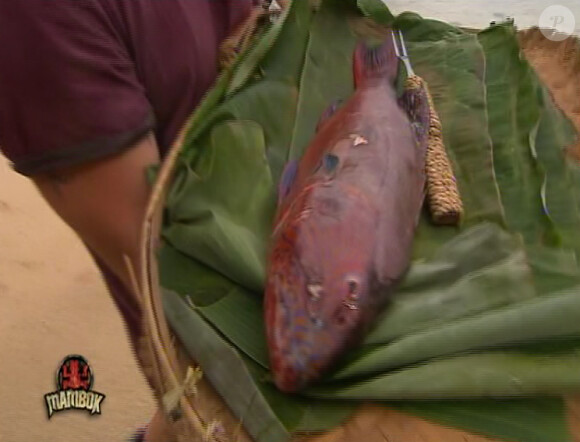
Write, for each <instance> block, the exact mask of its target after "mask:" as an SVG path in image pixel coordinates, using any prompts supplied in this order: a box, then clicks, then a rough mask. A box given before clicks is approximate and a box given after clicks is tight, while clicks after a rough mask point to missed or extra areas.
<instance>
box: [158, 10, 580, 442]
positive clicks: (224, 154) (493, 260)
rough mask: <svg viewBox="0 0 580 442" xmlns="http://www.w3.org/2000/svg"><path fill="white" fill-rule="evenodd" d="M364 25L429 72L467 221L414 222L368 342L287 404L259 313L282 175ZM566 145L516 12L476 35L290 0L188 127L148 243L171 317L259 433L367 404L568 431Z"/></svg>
mask: <svg viewBox="0 0 580 442" xmlns="http://www.w3.org/2000/svg"><path fill="white" fill-rule="evenodd" d="M357 8H358V9H357ZM363 17H366V18H363ZM368 19H373V20H374V21H375V22H377V23H380V24H382V25H386V24H391V23H394V24H395V26H397V27H398V28H400V29H402V30H403V32H404V34H405V39H406V41H407V46H408V50H409V53H410V57H411V60H412V63H413V67H414V69H415V71H416V72H417V73H418V74H419V75H420V76H422V77H423V78H425V79H426V80H427V82H428V83H429V87H430V90H431V93H432V96H433V99H434V102H435V106H436V109H437V111H438V113H439V116H440V117H441V120H442V123H443V138H444V142H445V145H446V147H447V150H448V154H449V157H450V159H451V161H452V163H453V167H454V170H455V173H456V177H457V181H458V185H459V188H460V192H461V195H462V198H463V201H464V205H465V210H466V213H465V219H464V222H463V224H462V226H461V227H460V228H452V227H434V226H433V225H431V224H430V222H429V219H428V216H427V215H425V216H423V217H422V219H421V221H420V223H419V228H418V231H417V235H416V239H415V244H414V254H413V262H412V265H411V268H410V270H409V272H408V274H407V275H406V277H405V279H404V281H403V282H402V283H401V285H400V286H399V288H398V290H397V293H396V294H395V296H394V298H393V302H392V305H390V306H389V308H388V309H387V310H386V311H385V312H384V314H383V315H382V317H381V318H380V320H379V321H378V322H377V324H376V326H375V327H374V329H373V330H372V331H371V332H370V333H369V335H368V336H367V337H366V339H365V341H364V342H363V343H361V345H360V346H359V347H358V348H356V349H354V350H352V351H351V352H349V353H348V354H347V355H345V357H344V359H343V360H342V361H341V363H340V364H339V365H338V366H337V367H336V369H335V370H334V372H332V373H329V374H328V375H327V376H326V377H325V378H324V379H322V381H321V382H320V383H319V384H317V385H316V386H313V387H312V388H311V389H308V390H306V391H304V392H303V393H302V394H301V395H292V396H290V395H285V394H282V393H281V392H279V391H278V390H277V389H276V388H275V387H274V386H273V384H272V383H271V377H270V375H269V372H268V355H267V348H266V344H265V336H264V322H263V312H262V292H263V284H264V278H265V269H266V259H267V250H268V245H269V235H270V232H271V223H272V217H273V214H274V211H275V208H276V200H275V197H276V185H277V183H278V181H279V178H280V175H281V171H282V168H283V166H284V164H285V162H286V161H288V160H289V159H294V158H298V157H300V156H301V155H302V153H303V152H304V149H305V148H306V147H307V145H308V143H309V140H310V139H311V138H312V136H313V134H314V131H315V127H316V123H317V121H318V118H319V116H320V115H321V114H322V112H323V111H324V109H325V108H326V107H327V106H328V105H330V104H331V103H333V102H335V101H336V100H337V99H342V100H347V99H348V97H349V96H350V94H351V93H352V91H353V79H352V69H351V64H352V51H353V49H354V45H355V43H356V40H357V39H358V38H361V33H362V35H363V36H365V35H366V34H365V31H364V29H365V24H366V23H367V21H366V20H368ZM368 37H369V38H371V37H372V38H376V35H375V34H373V35H372V36H371V34H370V33H369V35H368ZM401 75H404V70H403V69H401ZM574 138H575V133H574V130H573V127H572V126H571V124H570V122H569V121H568V120H567V119H566V118H565V117H564V115H563V114H562V113H561V112H560V111H559V110H558V109H557V108H556V106H555V105H554V104H553V103H552V101H551V98H550V96H549V94H548V93H547V91H546V88H545V86H544V85H542V83H541V82H540V80H539V79H538V77H537V75H536V74H535V72H534V71H533V70H532V69H531V67H530V66H529V65H528V64H527V62H526V61H525V60H523V59H521V58H520V56H519V49H518V44H517V39H516V35H515V28H514V27H513V25H512V24H510V23H506V24H500V25H496V26H492V27H490V28H488V29H486V30H484V31H482V32H479V33H470V32H466V31H463V30H461V29H459V28H457V27H454V26H451V25H448V24H446V23H443V22H439V21H435V20H426V19H423V18H422V17H420V16H419V15H417V14H413V13H404V14H401V15H399V16H398V17H393V16H392V15H391V14H390V12H389V10H388V8H387V7H386V6H385V5H384V3H383V2H381V1H380V0H358V1H355V0H350V1H339V0H322V1H318V2H309V1H294V2H292V3H291V7H290V9H289V10H288V11H287V12H286V13H285V14H283V16H282V17H281V19H279V20H278V21H277V22H276V23H275V24H273V25H272V26H270V27H269V28H268V29H265V30H264V31H263V33H261V34H260V37H259V39H258V41H257V44H256V45H255V46H254V47H253V48H251V49H250V50H248V51H247V52H246V53H245V54H243V55H242V56H241V57H240V59H239V61H238V62H237V63H236V64H235V65H234V67H233V68H232V70H230V71H225V72H224V73H223V74H222V75H221V77H220V78H219V79H218V82H217V83H216V86H215V87H214V89H213V90H212V91H211V92H210V93H209V94H208V96H207V97H206V99H205V100H204V102H203V103H202V104H201V105H200V107H199V108H198V109H197V110H196V112H195V113H194V114H193V115H192V117H191V119H190V121H189V122H188V131H187V134H186V137H185V142H184V145H183V150H182V152H181V156H180V158H179V160H178V164H177V168H176V174H175V178H174V181H173V183H172V186H171V189H170V192H169V195H168V197H167V201H166V217H165V224H164V228H163V232H162V235H163V239H164V247H163V248H162V249H161V251H160V253H159V270H160V276H161V283H162V286H163V287H164V288H165V289H167V290H166V291H165V292H164V297H163V299H164V305H165V310H166V314H167V318H168V321H169V323H170V324H171V326H172V327H173V329H174V330H175V332H176V333H177V334H178V336H179V337H180V338H181V340H182V342H184V345H185V346H186V348H187V350H188V351H189V352H190V354H191V355H192V357H193V358H194V359H196V360H197V361H198V362H199V363H200V365H201V367H202V369H203V370H204V371H205V372H206V376H207V377H208V379H209V380H210V381H211V382H212V384H213V385H214V386H215V388H216V389H217V390H218V392H220V394H221V395H222V396H223V397H224V399H225V400H226V402H227V403H228V405H229V406H230V408H231V409H232V410H233V411H234V412H235V413H236V414H237V415H238V417H240V418H242V419H243V422H244V424H245V426H246V428H247V429H248V431H249V432H250V434H252V436H253V437H254V438H255V439H256V440H259V441H276V440H286V439H287V438H288V437H289V435H290V434H292V433H293V432H296V431H299V432H301V431H320V430H325V429H329V428H333V427H334V426H336V425H338V424H339V423H340V422H341V421H342V420H343V419H345V418H346V417H347V416H348V415H349V414H350V413H351V412H352V411H353V410H354V409H355V408H356V406H357V404H359V403H360V402H359V401H363V400H371V399H372V400H374V401H377V402H384V403H385V404H388V405H390V406H394V407H397V408H399V409H401V410H404V411H407V412H411V413H416V414H417V415H420V416H423V417H426V418H428V419H432V420H435V421H437V422H441V423H443V424H445V425H452V426H457V427H459V428H463V429H467V430H471V431H475V432H479V433H482V434H487V435H490V436H493V437H498V438H504V439H507V440H522V441H524V440H525V441H532V442H533V441H538V442H540V441H541V442H543V441H546V442H548V441H549V442H559V441H562V442H564V441H568V440H569V439H570V437H569V434H568V432H567V429H566V422H565V413H564V408H563V405H562V400H561V399H558V398H546V397H545V396H560V395H562V394H565V393H568V392H570V391H571V390H578V391H580V375H578V373H580V356H579V355H580V328H579V326H578V325H577V320H576V318H578V317H580V316H579V314H580V290H579V288H580V269H579V268H578V263H577V253H578V250H579V245H580V239H579V237H578V235H577V233H576V232H577V231H578V230H577V229H578V227H580V224H579V223H580V216H579V214H580V211H579V208H580V198H579V193H580V169H579V168H577V167H576V166H575V165H573V164H570V163H569V162H568V161H567V160H566V158H565V156H564V155H563V149H564V148H565V147H567V146H568V145H569V144H570V143H571V142H573V140H574ZM563 343H564V344H563ZM216 355H219V356H216ZM232 379H235V380H236V382H233V381H232ZM490 397H494V398H495V399H497V400H495V401H490V400H489V398H490ZM427 399H429V400H427ZM499 399H501V400H499ZM508 399H509V400H508ZM393 401H395V402H393ZM498 415H499V416H501V417H500V418H498Z"/></svg>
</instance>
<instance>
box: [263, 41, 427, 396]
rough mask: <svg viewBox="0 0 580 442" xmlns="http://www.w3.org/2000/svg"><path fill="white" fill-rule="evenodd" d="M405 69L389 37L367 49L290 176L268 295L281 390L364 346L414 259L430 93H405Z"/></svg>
mask: <svg viewBox="0 0 580 442" xmlns="http://www.w3.org/2000/svg"><path fill="white" fill-rule="evenodd" d="M398 66H399V63H398V59H397V57H396V55H395V51H394V45H393V42H392V41H391V40H388V41H387V42H385V43H384V44H383V45H382V46H379V47H374V48H371V47H368V46H367V45H366V44H364V43H361V44H359V45H358V46H357V49H356V51H355V54H354V74H355V75H354V77H355V86H356V88H355V92H354V94H353V95H352V96H351V98H350V99H349V100H348V101H347V102H346V103H345V104H344V105H343V106H341V107H340V108H338V109H336V106H333V107H331V108H330V110H329V111H327V113H326V115H325V116H324V118H323V120H321V122H320V123H319V127H318V129H317V133H316V135H315V137H314V139H313V140H312V142H311V144H310V145H309V146H308V148H307V149H306V151H305V154H304V156H303V157H302V158H301V160H300V161H299V163H298V162H294V163H290V164H289V165H288V166H287V167H286V169H285V171H284V174H283V177H282V180H281V184H280V188H279V192H280V195H279V199H280V201H279V208H278V212H277V215H276V221H275V225H274V233H273V238H272V241H273V242H272V247H273V248H272V251H271V256H270V261H269V269H268V278H267V286H266V293H265V315H266V329H267V330H266V333H267V339H268V347H269V352H270V365H271V369H272V372H273V375H274V380H275V383H276V385H277V386H278V388H279V389H281V390H283V391H287V392H293V391H297V390H299V389H301V388H303V387H305V386H306V385H308V384H310V383H311V382H312V381H314V380H316V379H317V378H319V377H320V376H321V374H323V373H324V372H326V371H327V370H328V369H329V368H331V366H332V365H333V363H335V362H336V361H337V359H338V358H339V357H340V356H341V355H342V354H343V353H344V351H345V350H347V349H348V348H350V347H351V346H352V345H354V344H356V343H357V342H359V340H360V339H361V338H362V337H363V336H364V333H365V332H366V331H367V329H368V327H369V326H370V325H371V324H372V323H373V320H374V319H375V318H376V316H377V314H378V313H379V312H381V310H382V309H383V308H384V307H385V305H386V302H387V300H388V299H389V294H390V293H391V292H392V290H393V288H394V286H395V284H396V282H397V281H398V280H400V278H401V277H402V276H403V274H404V273H405V271H406V269H407V267H408V265H409V261H410V255H411V247H412V242H413V237H414V231H415V227H416V224H417V220H418V218H419V214H420V211H421V206H422V202H423V197H424V187H425V155H426V148H427V133H428V132H427V131H428V116H429V108H428V102H427V98H426V96H424V95H422V94H421V93H419V94H415V95H412V94H410V93H407V94H406V95H405V94H404V95H403V96H402V97H400V98H398V97H397V94H396V91H395V86H394V83H395V79H396V76H397V71H398Z"/></svg>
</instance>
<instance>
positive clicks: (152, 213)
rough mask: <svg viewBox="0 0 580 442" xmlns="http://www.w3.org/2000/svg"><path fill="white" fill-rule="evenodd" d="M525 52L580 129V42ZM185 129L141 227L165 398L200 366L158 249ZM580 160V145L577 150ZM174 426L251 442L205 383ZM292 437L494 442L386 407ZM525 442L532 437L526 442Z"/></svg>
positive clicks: (577, 407) (146, 352) (144, 348)
mask: <svg viewBox="0 0 580 442" xmlns="http://www.w3.org/2000/svg"><path fill="white" fill-rule="evenodd" d="M519 38H520V44H521V47H522V50H523V55H524V56H525V57H526V58H527V59H528V60H529V61H530V63H531V64H532V66H534V68H535V69H536V70H537V71H538V74H539V76H540V78H541V79H542V81H543V82H544V83H545V84H546V85H547V86H548V87H549V88H550V91H551V93H552V95H553V97H554V100H555V102H556V103H557V104H558V106H559V107H560V108H561V109H562V110H563V111H564V112H565V113H566V115H567V116H568V117H569V118H570V119H571V120H572V121H573V122H574V124H575V125H576V128H577V130H578V132H579V133H580V40H578V39H576V38H568V39H567V40H564V41H561V42H554V41H550V40H548V39H546V38H545V37H544V36H543V34H542V33H541V32H540V30H539V29H537V28H533V29H530V30H526V31H520V33H519ZM183 135H184V134H183V133H182V134H181V135H180V136H179V137H178V139H177V140H176V141H175V143H174V145H173V148H172V149H171V151H170V153H169V155H168V156H167V158H166V159H165V162H164V163H163V165H162V168H161V171H160V174H159V176H158V179H157V182H156V184H155V186H154V189H153V192H152V195H151V198H150V201H149V205H148V208H147V212H146V217H145V221H144V224H143V227H142V238H143V240H142V247H141V267H140V268H141V269H143V271H142V274H141V275H137V276H138V279H137V280H136V284H138V287H139V293H140V302H141V304H142V309H143V313H144V315H143V316H144V336H143V337H142V339H141V341H140V342H139V345H138V349H137V356H138V358H139V360H140V362H141V364H142V366H143V368H144V370H145V375H146V377H147V378H148V380H149V383H150V384H151V386H152V387H153V389H154V392H155V395H156V397H157V398H158V399H159V403H160V404H161V403H162V398H163V397H164V396H165V395H166V394H167V393H168V392H172V391H175V389H178V388H179V387H180V386H182V385H183V383H184V379H185V377H186V373H187V371H188V368H190V367H195V366H196V365H195V362H194V361H192V360H191V359H190V358H189V357H188V356H187V354H186V351H185V349H184V347H183V346H182V345H181V343H180V342H179V341H178V339H177V338H176V337H175V336H174V335H173V334H172V332H171V330H170V328H169V326H168V324H167V322H166V319H165V316H164V312H163V307H162V302H161V291H160V285H159V273H158V266H157V261H156V250H157V248H158V245H159V237H160V227H161V219H162V212H163V208H164V202H165V197H166V193H167V191H168V189H169V186H170V183H171V177H172V172H173V170H174V166H175V162H176V158H177V155H178V153H179V152H180V149H181V147H182V138H183ZM570 154H571V155H573V156H576V157H577V158H580V146H576V147H575V148H572V149H570ZM567 402H568V410H569V422H570V425H571V426H572V428H573V434H575V442H580V397H576V398H569V399H568V401H567ZM169 420H170V421H171V424H170V429H169V430H168V431H170V432H171V433H172V434H171V435H170V434H168V435H167V438H166V440H167V441H168V442H169V441H172V440H176V441H179V442H182V441H187V442H192V441H216V442H217V441H220V442H221V441H251V440H252V439H251V438H250V437H249V436H248V434H247V433H246V432H245V431H244V429H243V426H242V424H241V423H240V421H239V420H238V419H237V418H236V417H235V416H233V414H232V413H231V411H230V410H229V409H228V407H227V405H226V404H225V402H224V401H223V400H222V398H221V397H220V396H219V395H218V394H217V393H216V392H215V390H214V389H213V388H212V386H211V385H210V384H209V383H208V382H207V381H206V380H205V379H203V378H202V379H201V380H199V381H198V382H197V388H196V392H195V393H194V394H185V395H183V396H182V397H181V399H180V400H179V405H178V406H177V407H176V408H175V409H174V410H173V413H170V414H169ZM292 440H293V441H309V442H330V441H332V442H347V441H358V440H361V441H362V440H364V441H366V442H374V441H383V442H384V441H389V442H412V441H422V442H435V441H437V442H455V441H457V442H459V441H461V442H466V441H468V442H477V441H490V440H492V439H487V438H484V437H481V436H476V435H472V434H468V433H466V432H463V431H459V430H455V429H451V428H445V427H442V426H439V425H436V424H433V423H430V422H427V421H425V420H422V419H419V418H416V417H413V416H408V415H405V414H402V413H399V412H396V411H394V410H392V409H389V408H386V407H378V406H373V405H371V404H368V405H362V406H361V407H360V409H359V410H358V411H357V412H356V413H355V415H353V416H352V417H351V418H350V419H349V420H348V421H347V422H345V423H344V424H342V425H341V426H339V427H337V428H335V429H334V430H332V431H329V432H327V433H325V434H317V435H309V436H305V435H300V436H295V437H293V439H292ZM522 442H525V441H522Z"/></svg>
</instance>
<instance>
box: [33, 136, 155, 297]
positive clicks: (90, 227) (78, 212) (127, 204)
mask: <svg viewBox="0 0 580 442" xmlns="http://www.w3.org/2000/svg"><path fill="white" fill-rule="evenodd" d="M158 162H159V155H158V149H157V143H156V141H155V137H154V136H153V135H152V134H148V135H147V136H145V137H144V138H142V139H141V140H140V141H138V142H137V143H136V144H135V145H133V146H131V147H130V148H128V149H124V150H123V151H122V152H121V153H119V154H116V155H113V156H109V157H106V158H104V159H100V160H97V161H92V162H89V163H86V164H83V165H80V166H76V167H69V168H65V169H61V170H58V171H56V172H51V173H50V174H40V175H34V176H32V177H31V178H32V179H33V181H34V183H35V184H36V186H37V187H38V189H39V190H40V192H41V193H42V195H43V196H44V198H45V199H46V200H47V201H48V203H49V204H50V205H51V207H52V208H53V209H54V210H55V211H56V213H57V214H58V215H59V216H60V217H61V218H62V219H63V220H64V221H65V222H66V223H67V224H68V225H69V226H70V227H71V228H72V229H73V230H74V231H75V232H76V233H77V234H78V235H79V237H80V238H81V239H82V240H83V241H84V242H85V243H86V244H87V245H88V246H89V247H90V248H91V249H92V250H93V251H94V252H95V253H96V254H97V255H98V256H99V258H101V259H102V260H103V261H104V262H105V264H106V265H107V267H109V268H110V269H111V271H113V272H114V273H115V274H116V275H117V276H118V277H119V278H120V279H121V280H122V281H123V282H124V283H125V285H126V286H127V288H128V289H132V288H133V287H132V284H131V279H130V277H129V274H128V271H127V266H126V264H125V261H124V258H123V256H124V255H126V256H128V257H129V258H130V259H131V261H132V263H133V266H134V270H135V272H139V268H138V265H139V246H140V234H141V225H142V222H143V217H144V214H145V208H146V204H147V200H148V196H149V191H150V185H149V184H148V183H147V181H146V175H145V170H146V168H147V167H149V166H151V165H154V164H157V163H158ZM137 274H138V273H137Z"/></svg>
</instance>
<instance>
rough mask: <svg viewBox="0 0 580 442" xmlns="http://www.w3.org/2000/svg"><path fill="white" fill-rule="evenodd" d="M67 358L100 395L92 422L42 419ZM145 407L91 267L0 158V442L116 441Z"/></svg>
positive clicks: (82, 416)
mask: <svg viewBox="0 0 580 442" xmlns="http://www.w3.org/2000/svg"><path fill="white" fill-rule="evenodd" d="M70 353H79V354H82V355H84V356H85V357H86V358H87V359H88V361H89V363H90V364H91V366H92V369H93V372H94V375H95V383H94V386H93V388H94V389H95V390H96V391H98V392H101V393H103V394H105V395H106V398H105V400H104V401H103V404H102V414H101V415H100V416H90V415H88V413H85V412H79V411H66V412H62V413H57V414H55V415H54V416H53V418H52V419H50V421H49V420H48V418H47V412H46V407H45V405H44V399H43V396H44V394H45V393H50V392H52V391H54V390H55V389H56V385H55V371H56V369H57V366H58V364H59V362H60V361H61V360H62V358H63V357H65V356H66V355H67V354H70ZM153 409H154V403H153V398H152V395H151V393H150V391H149V388H148V386H147V384H146V383H145V380H144V378H143V376H142V375H141V373H140V371H139V369H138V367H137V364H136V362H135V360H134V358H133V355H132V353H131V351H130V349H129V345H128V341H127V339H126V336H125V331H124V328H123V326H122V323H121V319H120V316H119V314H118V313H117V310H116V308H115V306H114V305H113V302H112V301H111V299H110V298H109V294H108V293H107V291H106V289H105V286H104V284H103V283H102V282H101V279H100V276H99V274H98V273H97V269H96V267H95V266H94V264H93V262H92V261H91V258H90V257H89V255H88V254H87V252H86V251H85V249H84V248H83V246H82V244H81V243H80V242H79V240H78V239H77V238H76V236H75V235H74V234H73V233H72V231H71V230H70V229H69V228H68V227H67V226H66V225H65V224H64V223H63V222H62V221H60V219H59V218H58V217H57V216H56V215H55V214H54V212H52V210H51V209H50V208H49V207H48V205H47V204H46V203H45V202H44V201H43V200H42V198H41V197H40V196H39V194H38V192H37V191H36V189H35V188H34V187H33V186H32V184H31V183H30V182H29V181H28V180H27V179H26V178H24V177H22V176H20V175H18V174H16V173H15V172H13V171H12V170H11V169H10V168H9V166H8V163H7V162H6V160H5V159H4V158H3V157H1V156H0V441H1V442H29V441H41V442H52V441H59V442H60V441H62V442H68V441H111V442H116V441H124V440H126V438H127V436H128V435H129V434H130V433H131V432H132V431H133V430H134V428H136V427H137V426H138V425H142V424H143V423H145V422H147V421H148V420H149V418H150V417H151V415H152V413H153Z"/></svg>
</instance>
